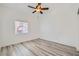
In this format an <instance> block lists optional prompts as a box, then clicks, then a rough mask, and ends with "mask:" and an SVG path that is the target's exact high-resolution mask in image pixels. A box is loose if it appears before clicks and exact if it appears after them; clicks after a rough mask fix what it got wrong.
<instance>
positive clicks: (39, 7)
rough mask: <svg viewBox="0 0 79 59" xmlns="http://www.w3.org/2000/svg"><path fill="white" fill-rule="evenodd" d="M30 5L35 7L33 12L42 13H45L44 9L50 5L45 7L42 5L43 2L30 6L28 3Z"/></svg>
mask: <svg viewBox="0 0 79 59" xmlns="http://www.w3.org/2000/svg"><path fill="white" fill-rule="evenodd" d="M28 7H30V8H33V9H34V11H33V12H32V13H35V12H39V13H40V14H43V10H48V9H49V8H48V7H45V8H43V7H42V5H41V3H38V4H37V5H36V7H33V6H29V5H28Z"/></svg>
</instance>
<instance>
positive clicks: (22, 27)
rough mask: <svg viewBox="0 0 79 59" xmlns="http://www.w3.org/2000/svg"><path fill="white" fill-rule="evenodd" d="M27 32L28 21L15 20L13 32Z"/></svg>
mask: <svg viewBox="0 0 79 59" xmlns="http://www.w3.org/2000/svg"><path fill="white" fill-rule="evenodd" d="M26 33H28V23H27V22H21V21H15V34H26Z"/></svg>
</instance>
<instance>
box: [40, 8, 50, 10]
mask: <svg viewBox="0 0 79 59" xmlns="http://www.w3.org/2000/svg"><path fill="white" fill-rule="evenodd" d="M48 9H49V8H41V10H48Z"/></svg>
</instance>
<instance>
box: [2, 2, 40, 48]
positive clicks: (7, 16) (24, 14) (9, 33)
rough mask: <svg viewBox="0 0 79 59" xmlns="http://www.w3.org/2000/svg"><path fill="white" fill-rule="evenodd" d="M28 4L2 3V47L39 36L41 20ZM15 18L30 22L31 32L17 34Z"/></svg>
mask: <svg viewBox="0 0 79 59" xmlns="http://www.w3.org/2000/svg"><path fill="white" fill-rule="evenodd" d="M26 6H27V5H26V4H3V5H0V24H1V25H0V28H1V29H0V30H1V33H0V37H1V38H0V47H1V46H6V45H10V44H15V43H19V42H23V41H27V40H32V39H36V38H39V33H38V32H39V29H38V27H39V22H38V20H37V18H36V16H35V15H33V14H32V13H31V12H32V10H31V9H29V8H28V7H26ZM15 20H21V21H25V22H28V23H29V33H28V34H26V35H15V31H14V30H15V27H14V26H15V25H14V22H15Z"/></svg>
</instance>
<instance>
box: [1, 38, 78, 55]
mask: <svg viewBox="0 0 79 59" xmlns="http://www.w3.org/2000/svg"><path fill="white" fill-rule="evenodd" d="M76 54H77V52H76V48H75V47H71V46H66V45H63V44H59V43H56V42H51V41H47V40H43V39H35V40H31V41H26V42H23V43H19V44H14V45H11V46H6V47H1V48H0V56H75V55H76Z"/></svg>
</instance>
